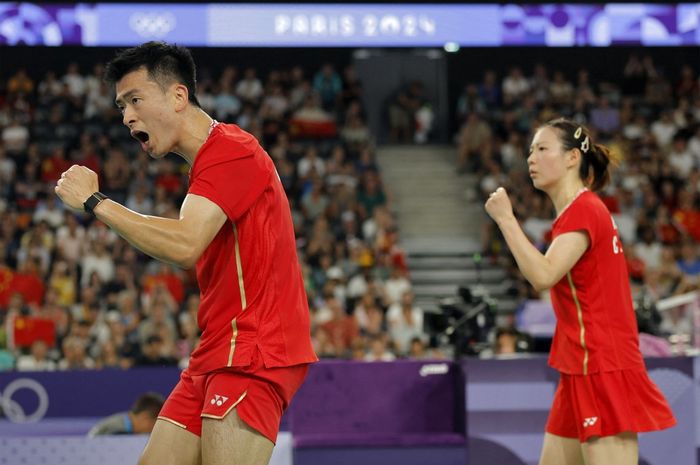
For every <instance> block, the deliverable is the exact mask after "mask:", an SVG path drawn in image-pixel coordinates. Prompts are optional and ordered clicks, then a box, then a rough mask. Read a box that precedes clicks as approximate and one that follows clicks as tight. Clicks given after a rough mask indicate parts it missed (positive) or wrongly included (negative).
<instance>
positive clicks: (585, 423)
mask: <svg viewBox="0 0 700 465" xmlns="http://www.w3.org/2000/svg"><path fill="white" fill-rule="evenodd" d="M596 421H598V417H590V418H584V419H583V427H584V428H587V427H589V426H593V425H595V422H596Z"/></svg>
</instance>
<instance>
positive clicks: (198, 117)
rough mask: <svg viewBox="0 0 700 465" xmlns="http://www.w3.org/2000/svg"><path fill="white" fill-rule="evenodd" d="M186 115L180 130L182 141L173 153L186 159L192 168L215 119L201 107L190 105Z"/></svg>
mask: <svg viewBox="0 0 700 465" xmlns="http://www.w3.org/2000/svg"><path fill="white" fill-rule="evenodd" d="M185 111H186V112H187V114H186V115H184V116H183V118H184V121H185V122H184V124H183V125H182V127H181V128H180V133H181V134H182V136H181V137H180V141H179V143H178V144H177V146H176V147H175V148H174V149H173V152H175V153H177V154H178V155H180V156H181V157H182V158H184V159H185V160H186V161H187V163H188V164H189V165H190V166H192V165H193V164H194V159H195V157H196V156H197V153H198V152H199V149H200V148H202V145H204V143H205V142H206V141H207V138H208V137H209V133H210V132H211V129H212V123H213V121H214V120H213V119H212V118H211V117H210V116H209V115H208V114H206V113H205V112H204V110H202V109H201V108H199V107H196V106H193V105H190V106H189V108H188V109H187V110H185Z"/></svg>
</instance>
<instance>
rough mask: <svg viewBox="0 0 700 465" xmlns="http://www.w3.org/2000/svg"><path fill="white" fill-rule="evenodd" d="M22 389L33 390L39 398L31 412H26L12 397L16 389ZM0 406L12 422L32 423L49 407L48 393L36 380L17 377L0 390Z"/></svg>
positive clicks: (39, 418)
mask: <svg viewBox="0 0 700 465" xmlns="http://www.w3.org/2000/svg"><path fill="white" fill-rule="evenodd" d="M22 389H28V390H30V391H32V392H34V394H35V395H36V397H37V399H38V400H39V405H37V407H36V410H35V411H34V412H33V413H31V414H27V412H25V410H24V407H22V406H21V405H20V404H19V402H17V401H15V400H14V399H13V398H12V397H13V396H14V395H15V393H16V392H17V391H20V390H22ZM0 408H2V411H3V412H4V413H5V416H6V417H7V419H8V420H10V421H11V422H13V423H34V422H37V421H39V420H41V419H42V418H44V415H46V411H47V410H48V409H49V394H48V393H47V392H46V389H44V386H42V385H41V384H39V383H38V382H37V381H35V380H33V379H30V378H19V379H16V380H14V381H12V382H11V383H9V384H8V385H7V386H5V392H0Z"/></svg>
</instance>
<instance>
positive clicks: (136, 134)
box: [131, 131, 148, 144]
mask: <svg viewBox="0 0 700 465" xmlns="http://www.w3.org/2000/svg"><path fill="white" fill-rule="evenodd" d="M131 137H133V138H134V139H136V140H137V141H139V142H141V143H143V144H145V143H146V142H148V133H147V132H143V131H131Z"/></svg>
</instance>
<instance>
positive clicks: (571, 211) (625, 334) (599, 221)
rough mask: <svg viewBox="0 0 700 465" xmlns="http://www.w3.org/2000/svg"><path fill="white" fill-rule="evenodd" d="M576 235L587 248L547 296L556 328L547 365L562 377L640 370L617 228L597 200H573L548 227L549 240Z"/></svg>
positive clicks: (584, 194)
mask: <svg viewBox="0 0 700 465" xmlns="http://www.w3.org/2000/svg"><path fill="white" fill-rule="evenodd" d="M572 231H582V232H585V233H586V234H587V235H588V238H589V240H590V245H589V247H588V250H586V252H585V253H584V254H583V256H582V257H581V258H580V259H579V261H578V262H577V263H576V265H574V267H573V268H572V269H571V271H570V272H569V273H567V274H566V275H565V276H564V277H563V278H562V279H561V280H560V281H559V282H558V283H557V284H555V285H554V287H552V289H551V290H550V295H551V298H552V304H553V306H554V312H555V313H556V316H557V327H556V330H555V332H554V340H553V341H552V349H551V352H550V356H549V364H550V365H551V366H552V367H553V368H555V369H557V370H559V371H560V372H562V373H567V374H584V375H585V374H589V373H596V372H600V371H611V370H622V369H637V368H644V361H643V359H642V355H641V352H640V351H639V334H638V331H637V320H636V318H635V314H634V308H633V307H632V295H631V292H630V285H629V278H628V274H627V264H626V262H625V256H624V254H623V252H622V244H621V242H620V237H619V235H618V232H617V226H615V222H614V220H613V219H612V216H611V215H610V212H609V211H608V209H607V208H606V207H605V205H604V204H603V202H602V201H601V200H600V198H599V197H598V196H597V195H596V194H594V193H593V192H590V191H588V190H585V191H583V192H582V193H581V194H580V195H578V196H577V197H576V198H575V199H574V200H573V202H572V203H571V204H570V205H569V207H568V208H566V209H565V210H564V211H563V212H562V213H561V215H560V216H559V217H558V218H557V219H556V220H555V221H554V223H553V224H552V237H553V238H556V237H557V236H559V235H561V234H564V233H568V232H572Z"/></svg>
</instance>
